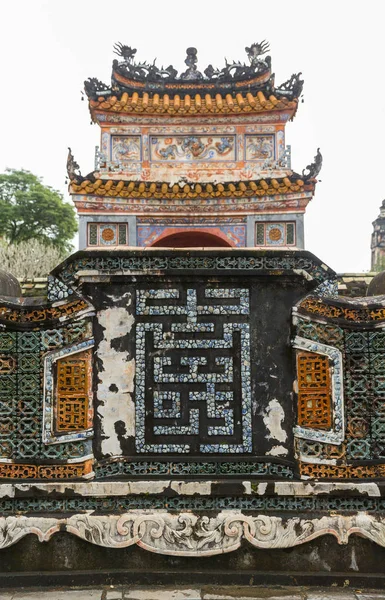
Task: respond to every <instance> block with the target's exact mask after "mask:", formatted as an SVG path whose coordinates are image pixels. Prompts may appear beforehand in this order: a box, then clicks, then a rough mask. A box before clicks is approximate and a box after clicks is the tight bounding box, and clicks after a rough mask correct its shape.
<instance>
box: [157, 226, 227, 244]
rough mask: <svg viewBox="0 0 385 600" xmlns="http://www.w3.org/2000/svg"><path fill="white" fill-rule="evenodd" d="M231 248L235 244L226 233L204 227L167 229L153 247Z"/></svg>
mask: <svg viewBox="0 0 385 600" xmlns="http://www.w3.org/2000/svg"><path fill="white" fill-rule="evenodd" d="M202 246H204V247H206V248H231V247H232V246H233V244H232V243H231V242H230V241H229V240H228V239H226V237H225V235H224V234H223V233H222V232H221V231H220V230H217V229H215V233H212V232H209V231H204V230H202V229H193V230H187V231H186V230H182V231H178V230H177V231H175V229H171V230H168V232H167V231H166V232H165V233H164V234H163V235H162V236H161V237H160V238H158V239H157V240H156V241H155V242H154V243H153V244H151V247H152V248H156V247H158V248H201V247H202Z"/></svg>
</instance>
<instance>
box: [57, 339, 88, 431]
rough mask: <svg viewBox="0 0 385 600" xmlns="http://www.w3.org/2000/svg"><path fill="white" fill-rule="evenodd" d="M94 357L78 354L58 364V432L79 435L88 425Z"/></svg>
mask: <svg viewBox="0 0 385 600" xmlns="http://www.w3.org/2000/svg"><path fill="white" fill-rule="evenodd" d="M90 369H91V353H90V351H89V350H86V351H84V352H78V353H77V354H73V355H71V356H66V357H63V358H60V359H59V360H58V361H57V380H56V430H57V431H58V432H63V431H79V430H82V429H87V428H88V427H89V426H90V423H89V404H90V402H89V397H90V391H91V390H90V387H91V377H90Z"/></svg>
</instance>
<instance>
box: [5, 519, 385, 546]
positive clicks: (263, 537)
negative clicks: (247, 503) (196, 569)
mask: <svg viewBox="0 0 385 600" xmlns="http://www.w3.org/2000/svg"><path fill="white" fill-rule="evenodd" d="M59 531H60V532H63V531H65V532H67V533H71V534H72V535H76V536H77V537H79V538H81V539H83V540H86V541H88V542H90V543H92V544H95V545H97V546H102V547H106V548H127V547H129V546H134V545H138V546H140V547H141V548H143V549H144V550H148V551H150V552H154V553H156V554H165V555H171V556H214V555H217V554H223V553H225V552H233V551H234V550H237V549H238V548H239V547H240V546H241V544H242V542H248V543H249V544H250V545H251V546H253V547H254V548H260V549H268V548H293V547H294V546H298V545H300V544H304V543H307V542H310V541H312V540H314V539H316V538H318V537H321V536H324V535H333V536H334V537H335V538H336V540H337V542H338V543H339V544H347V543H348V541H349V538H350V536H351V535H354V534H355V535H359V536H361V537H364V538H367V539H369V540H371V541H372V542H374V543H376V544H377V545H379V546H382V547H385V518H383V517H380V516H378V515H376V516H373V515H368V514H366V513H359V514H357V515H352V516H342V515H324V516H322V517H320V518H313V519H309V517H308V516H305V517H304V518H302V517H301V516H296V517H291V518H287V517H278V516H269V515H266V514H255V513H254V514H252V515H245V514H243V513H241V512H239V511H231V510H224V511H222V512H220V513H218V514H217V515H214V516H207V515H203V516H200V515H195V514H194V513H191V512H181V513H177V514H170V513H167V512H162V511H153V512H149V511H130V512H127V513H124V514H122V515H92V514H76V515H72V516H70V517H67V518H62V519H55V518H53V517H26V516H9V517H2V518H0V548H7V547H8V546H11V545H12V544H15V543H16V542H18V541H19V540H20V539H22V538H23V537H25V536H26V535H28V534H31V533H33V534H35V535H36V536H37V537H38V540H39V541H40V542H47V541H48V540H49V539H50V538H51V537H52V536H53V535H54V534H55V533H57V532H59Z"/></svg>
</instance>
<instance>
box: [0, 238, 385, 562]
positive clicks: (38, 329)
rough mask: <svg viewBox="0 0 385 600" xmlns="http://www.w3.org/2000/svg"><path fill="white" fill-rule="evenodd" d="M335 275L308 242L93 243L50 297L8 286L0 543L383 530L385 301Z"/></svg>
mask: <svg viewBox="0 0 385 600" xmlns="http://www.w3.org/2000/svg"><path fill="white" fill-rule="evenodd" d="M334 282H335V275H334V273H333V272H332V271H331V270H330V269H328V267H326V266H325V265H323V264H322V263H321V262H320V261H318V260H317V259H316V258H315V257H314V256H312V255H311V254H309V253H307V252H304V251H295V252H283V251H275V252H270V253H266V252H263V251H258V250H206V251H203V250H201V251H198V250H196V251H183V250H179V251H173V250H168V251H167V250H155V249H154V250H147V251H140V250H136V251H134V250H128V251H123V250H116V251H83V252H78V253H77V254H75V255H73V256H72V257H70V258H69V259H68V260H67V261H66V262H65V263H63V264H62V265H60V266H59V267H58V268H57V269H56V270H55V271H54V273H53V274H52V275H51V278H50V282H49V299H48V302H47V303H46V304H36V302H35V301H34V300H33V301H27V300H25V301H24V302H23V303H22V304H20V303H17V302H16V300H12V299H11V298H9V297H8V298H5V297H4V298H2V304H1V307H0V314H1V323H2V325H3V328H2V331H1V333H0V344H1V375H0V385H1V409H2V421H1V442H0V449H1V462H0V473H1V477H2V479H3V484H2V486H1V488H0V489H1V499H0V510H1V512H2V515H3V516H2V517H1V520H0V527H1V529H0V531H1V545H2V547H6V546H9V545H10V544H13V543H15V542H16V541H18V540H19V539H20V538H22V537H23V536H25V535H27V534H29V533H34V534H36V535H37V536H38V538H39V540H41V541H47V540H48V539H49V538H50V537H51V536H52V535H53V534H54V533H55V532H58V531H67V532H69V533H72V534H74V535H76V536H79V537H81V538H83V539H85V540H87V541H90V542H92V543H95V544H98V545H102V546H106V547H126V546H130V545H133V544H138V545H140V546H141V547H142V548H145V549H147V550H150V551H154V552H158V553H163V554H172V555H181V556H184V555H186V556H200V555H202V556H204V555H214V554H218V553H223V552H230V551H232V550H236V549H237V548H238V547H239V546H240V544H241V542H242V540H246V541H247V542H248V543H249V544H251V545H252V546H255V547H257V548H287V547H293V546H296V545H298V544H302V543H304V542H307V541H311V540H312V539H314V538H316V537H318V536H322V535H325V534H333V535H334V536H335V537H336V538H337V540H338V541H339V543H347V541H348V539H349V536H350V535H352V534H359V535H361V536H364V537H367V538H369V539H370V540H372V541H375V542H376V543H378V544H380V545H385V537H384V526H385V525H384V523H385V515H384V516H383V514H384V513H383V511H384V509H385V504H384V502H385V500H383V498H382V485H381V484H379V482H378V479H379V478H382V477H383V476H384V473H385V462H384V460H383V458H382V456H383V451H382V446H383V444H382V433H381V432H382V429H383V428H381V419H382V416H381V394H382V391H381V385H382V384H381V381H382V374H383V366H382V360H383V359H382V357H383V356H385V350H384V348H385V332H384V330H383V327H384V325H385V303H384V301H383V300H382V299H380V298H372V299H370V303H369V300H368V301H367V302H361V303H360V302H358V301H357V302H355V303H352V302H349V301H346V300H338V299H337V298H335V297H334V296H333V289H334ZM292 314H293V317H292ZM293 390H294V392H293ZM369 399H371V401H370V402H369ZM301 479H302V480H303V479H306V480H307V482H306V483H304V482H301ZM81 480H83V482H81ZM314 480H315V481H317V483H315V481H314ZM325 480H326V481H325ZM353 480H358V481H356V482H355V483H353ZM370 480H372V481H373V483H368V481H370ZM341 481H343V483H342V482H341ZM349 481H351V482H349ZM344 492H346V495H345V494H344Z"/></svg>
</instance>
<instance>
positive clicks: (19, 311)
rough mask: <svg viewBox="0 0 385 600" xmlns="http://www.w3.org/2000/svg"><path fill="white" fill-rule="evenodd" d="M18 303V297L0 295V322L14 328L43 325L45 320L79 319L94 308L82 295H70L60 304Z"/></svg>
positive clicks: (63, 320)
mask: <svg viewBox="0 0 385 600" xmlns="http://www.w3.org/2000/svg"><path fill="white" fill-rule="evenodd" d="M22 300H23V304H20V299H19V298H15V301H14V302H10V301H9V298H5V297H1V296H0V322H1V321H3V322H5V323H7V325H9V326H15V328H17V327H19V328H21V327H23V328H24V329H26V328H27V327H26V326H28V325H29V326H32V327H43V326H45V325H46V324H47V321H56V322H57V321H60V323H63V322H65V321H68V320H71V319H80V318H81V317H85V316H91V313H92V312H93V310H94V308H93V306H92V305H91V304H90V303H89V302H88V300H86V299H85V298H82V297H78V296H77V297H75V296H72V298H71V299H70V300H67V301H62V303H60V304H43V303H42V304H34V303H33V302H29V303H28V302H24V300H27V301H28V300H29V299H28V298H27V299H22Z"/></svg>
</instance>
